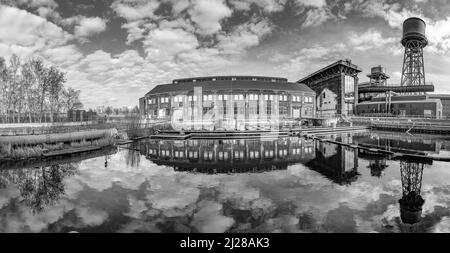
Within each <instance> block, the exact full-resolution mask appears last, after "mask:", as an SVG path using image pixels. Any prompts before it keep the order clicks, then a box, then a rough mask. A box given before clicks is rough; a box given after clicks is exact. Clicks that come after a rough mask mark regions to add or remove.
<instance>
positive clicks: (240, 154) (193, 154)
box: [149, 147, 313, 160]
mask: <svg viewBox="0 0 450 253" xmlns="http://www.w3.org/2000/svg"><path fill="white" fill-rule="evenodd" d="M303 149H304V152H305V153H311V152H312V151H313V150H312V147H304V148H303ZM300 152H301V149H300V148H295V149H293V150H292V154H294V155H299V154H300ZM288 153H289V152H288V150H286V149H283V150H278V156H279V157H283V156H287V155H288ZM149 154H153V155H157V154H158V150H152V149H150V150H149ZM161 156H165V157H170V151H169V150H161ZM187 156H188V158H198V152H197V151H189V152H188V154H187ZM174 157H175V158H184V152H183V151H174ZM264 157H266V158H273V157H274V152H273V150H266V151H265V152H264ZM203 158H204V159H205V160H212V159H213V158H214V153H213V152H212V151H205V152H204V153H203ZM218 158H219V160H223V159H225V160H226V159H228V152H223V151H220V152H218ZM234 158H235V159H243V158H244V151H234ZM249 158H250V159H259V158H260V157H259V151H250V152H249Z"/></svg>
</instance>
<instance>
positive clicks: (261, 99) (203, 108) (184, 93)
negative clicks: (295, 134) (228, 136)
mask: <svg viewBox="0 0 450 253" xmlns="http://www.w3.org/2000/svg"><path fill="white" fill-rule="evenodd" d="M314 98H315V92H314V91H313V90H311V89H310V88H308V87H307V86H306V85H304V84H298V83H290V82H288V81H287V79H285V78H277V77H260V76H213V77H199V78H186V79H176V80H173V82H172V83H170V84H162V85H158V86H156V87H155V88H154V89H152V90H151V91H150V92H148V93H147V94H146V95H145V96H144V97H143V98H141V99H140V101H139V105H140V113H141V115H142V116H143V117H144V118H145V119H150V120H161V121H170V122H171V125H172V127H173V128H174V129H176V130H183V129H184V130H191V129H195V130H210V131H212V130H254V129H272V128H278V127H279V126H280V124H285V123H286V124H292V122H293V121H295V120H297V122H298V121H300V122H301V120H307V119H311V118H313V117H314V116H315V99H314Z"/></svg>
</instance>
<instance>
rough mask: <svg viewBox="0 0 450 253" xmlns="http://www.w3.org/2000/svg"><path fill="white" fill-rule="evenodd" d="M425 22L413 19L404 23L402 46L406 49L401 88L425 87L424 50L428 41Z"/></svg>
mask: <svg viewBox="0 0 450 253" xmlns="http://www.w3.org/2000/svg"><path fill="white" fill-rule="evenodd" d="M425 27H426V24H425V21H423V20H422V19H420V18H417V17H412V18H408V19H406V20H405V21H404V22H403V38H402V41H401V43H402V45H403V46H404V47H405V56H404V60H403V70H402V79H401V86H419V85H425V68H424V62H423V48H424V47H426V46H427V44H428V40H427V37H426V36H425Z"/></svg>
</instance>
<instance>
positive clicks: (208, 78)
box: [172, 76, 288, 84]
mask: <svg viewBox="0 0 450 253" xmlns="http://www.w3.org/2000/svg"><path fill="white" fill-rule="evenodd" d="M217 80H222V81H233V80H234V81H262V82H276V83H287V81H288V80H287V79H286V78H281V77H270V76H204V77H189V78H183V79H175V80H173V81H172V83H175V84H176V83H190V82H205V81H217Z"/></svg>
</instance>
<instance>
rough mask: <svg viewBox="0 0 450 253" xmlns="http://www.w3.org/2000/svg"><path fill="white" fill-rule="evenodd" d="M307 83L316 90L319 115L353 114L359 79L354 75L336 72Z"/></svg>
mask: <svg viewBox="0 0 450 253" xmlns="http://www.w3.org/2000/svg"><path fill="white" fill-rule="evenodd" d="M305 84H306V85H308V87H310V88H311V89H312V90H314V91H315V92H316V95H317V97H316V103H317V108H316V110H317V114H318V116H320V117H328V116H335V115H339V114H344V115H351V114H353V112H354V106H355V98H354V96H355V89H356V85H357V79H356V78H355V77H354V76H349V75H346V74H344V73H336V74H332V75H330V76H327V77H326V78H323V79H321V80H319V81H314V82H310V83H308V82H305Z"/></svg>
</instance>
